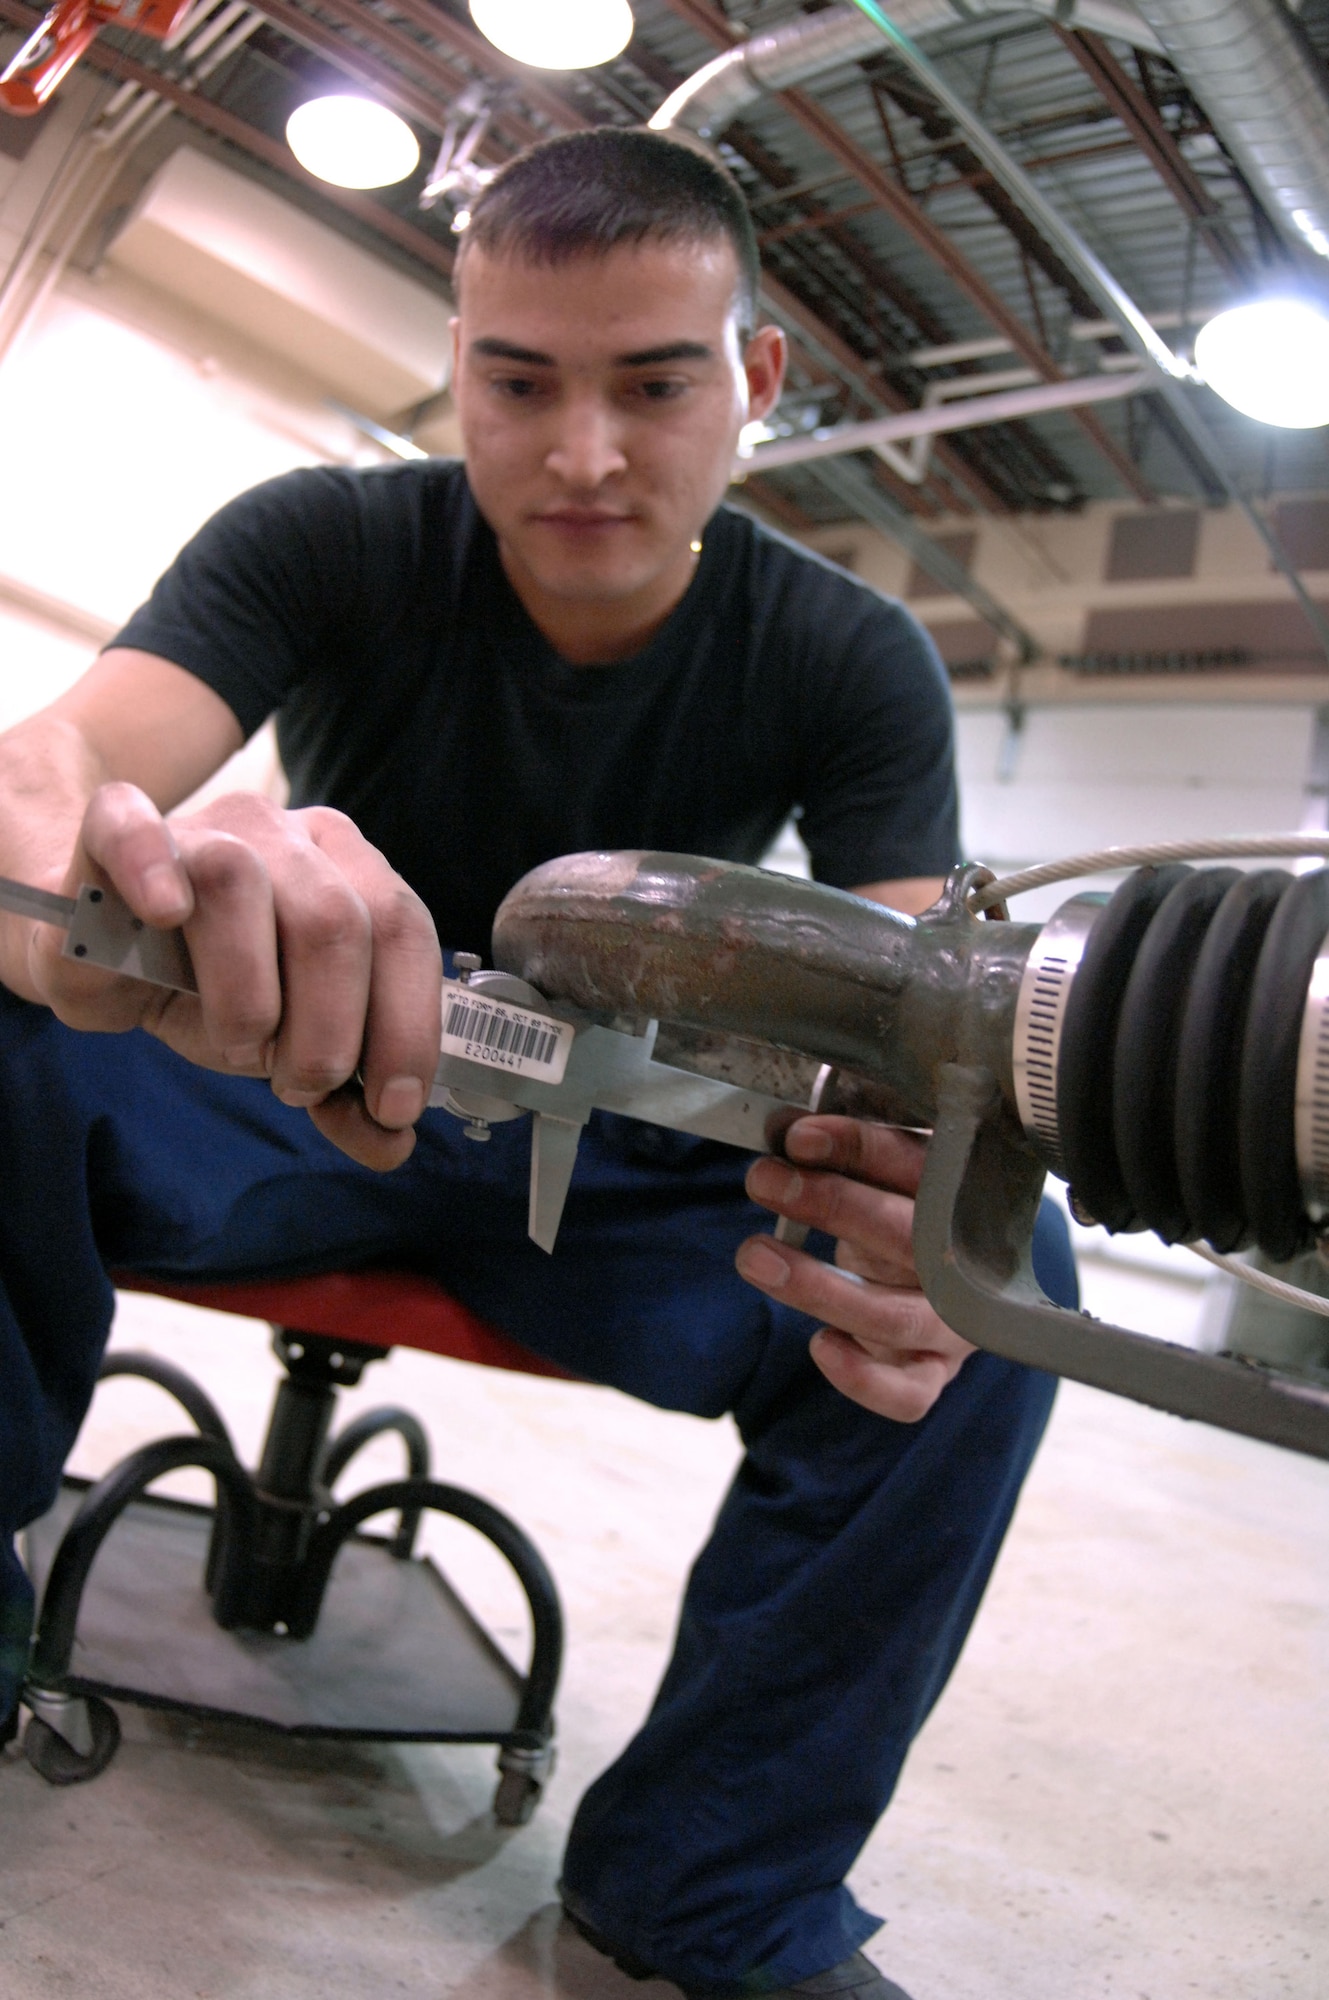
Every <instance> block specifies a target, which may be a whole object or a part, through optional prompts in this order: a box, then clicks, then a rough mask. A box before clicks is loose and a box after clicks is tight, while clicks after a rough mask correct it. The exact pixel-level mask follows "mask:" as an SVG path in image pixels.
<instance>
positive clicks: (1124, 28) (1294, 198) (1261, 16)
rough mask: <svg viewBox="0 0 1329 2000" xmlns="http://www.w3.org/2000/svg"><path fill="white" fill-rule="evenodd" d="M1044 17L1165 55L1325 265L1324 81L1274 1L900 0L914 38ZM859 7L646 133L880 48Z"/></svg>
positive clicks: (730, 66) (730, 61) (701, 79)
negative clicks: (989, 21)
mask: <svg viewBox="0 0 1329 2000" xmlns="http://www.w3.org/2000/svg"><path fill="white" fill-rule="evenodd" d="M1018 12H1024V13H1036V14H1042V15H1045V16H1046V17H1047V18H1048V19H1050V20H1054V21H1056V22H1057V23H1058V24H1059V25H1060V26H1061V27H1064V28H1085V29H1088V30H1090V31H1092V32H1093V33H1094V34H1099V35H1107V36H1110V37H1112V38H1113V39H1115V40H1117V41H1124V42H1129V43H1132V44H1134V46H1135V47H1136V48H1143V49H1148V50H1151V51H1152V52H1153V53H1154V54H1156V55H1166V56H1167V58H1168V60H1169V61H1170V62H1171V63H1172V64H1173V65H1174V67H1175V68H1176V69H1177V71H1178V72H1179V74H1180V75H1181V77H1182V78H1183V79H1184V81H1185V83H1186V86H1187V88H1188V89H1189V90H1190V91H1191V93H1192V95H1193V96H1194V97H1195V98H1196V99H1197V100H1198V102H1199V103H1200V104H1202V105H1203V106H1204V109H1205V111H1206V112H1207V113H1208V115H1209V118H1210V120H1211V121H1212V123H1213V126H1214V129H1215V131H1216V132H1218V134H1219V136H1220V137H1221V139H1222V140H1223V143H1224V144H1225V145H1226V146H1227V148H1228V150H1229V151H1230V152H1231V154H1232V156H1233V158H1234V159H1235V160H1236V161H1237V163H1238V165H1239V166H1240V168H1241V170H1242V172H1243V173H1244V174H1245V176H1246V179H1247V180H1248V181H1249V183H1250V185H1251V187H1252V189H1253V190H1254V192H1255V195H1256V197H1257V199H1258V200H1259V201H1260V203H1261V205H1262V206H1263V207H1264V208H1265V210H1266V211H1267V213H1268V214H1269V216H1270V218H1271V220H1272V221H1274V222H1275V223H1276V224H1277V225H1278V227H1279V228H1280V229H1281V230H1282V231H1283V233H1284V235H1285V236H1286V237H1287V238H1288V240H1289V241H1290V242H1292V243H1294V244H1296V245H1297V246H1298V247H1299V248H1301V249H1307V248H1309V249H1311V250H1313V251H1315V252H1316V253H1317V254H1318V255H1319V256H1321V257H1329V83H1326V81H1325V79H1324V77H1323V75H1322V74H1321V72H1320V71H1319V69H1318V68H1317V67H1316V65H1315V63H1314V61H1313V58H1312V57H1311V55H1310V53H1309V51H1308V50H1307V48H1306V46H1305V44H1304V42H1303V40H1302V37H1301V33H1300V30H1299V29H1298V27H1297V25H1296V23H1295V22H1294V21H1293V19H1292V17H1291V16H1290V15H1289V14H1288V13H1287V12H1286V10H1285V8H1284V7H1283V5H1282V4H1281V0H1138V12H1137V10H1136V7H1135V6H1130V5H1126V4H1123V3H1122V0H1018V4H1017V5H1014V6H1012V5H1010V4H1005V5H1002V4H996V0H964V5H963V8H961V7H959V6H956V5H953V4H952V0H896V4H894V5H893V6H892V7H891V8H890V17H891V20H892V21H893V22H894V24H895V25H896V26H897V27H898V28H899V29H900V30H901V31H902V32H903V33H904V34H906V35H908V36H910V37H911V38H913V39H915V40H916V39H918V38H919V37H920V36H927V35H929V34H933V33H935V32H936V31H937V30H938V29H940V28H946V27H954V26H955V25H956V23H957V21H958V20H961V19H963V20H972V18H973V17H974V15H975V14H990V15H991V16H992V17H993V18H994V19H1000V18H1002V17H1006V18H1009V16H1010V15H1011V14H1012V13H1018ZM883 46H884V45H883V41H882V36H881V31H880V30H879V29H878V28H877V27H876V25H875V24H874V22H873V21H872V20H871V19H870V18H869V17H868V15H867V14H865V13H863V12H861V11H860V10H859V9H858V8H857V7H850V6H844V7H830V8H827V9H826V10H825V11H824V12H822V13H820V14H806V15H803V16H801V17H799V18H798V19H796V20H793V21H786V22H785V23H784V25H783V26H782V27H779V28H773V29H771V30H770V31H769V32H768V33H766V34H761V35H754V36H753V37H752V39H751V40H750V41H747V42H741V43H738V44H736V45H735V46H734V47H733V48H732V49H726V50H725V51H724V53H723V54H722V55H719V56H716V57H715V58H714V60H713V61H711V62H708V63H706V64H705V65H704V66H703V67H702V68H701V69H699V70H696V71H695V72H694V73H693V75H692V76H690V77H688V78H687V80H686V82H684V83H681V84H680V85H679V87H678V89H677V90H675V91H674V92H673V94H672V95H671V96H669V97H667V98H666V99H665V101H664V103H663V104H662V105H661V106H660V108H659V110H658V111H657V112H656V114H655V116H654V117H653V118H652V120H651V124H652V125H654V126H655V127H656V128H657V129H658V130H661V131H665V130H668V129H669V128H670V127H673V126H683V127H685V128H686V129H687V130H689V131H692V132H696V133H698V134H700V135H702V136H705V135H706V134H708V133H716V132H721V131H723V130H724V128H725V126H726V125H727V124H729V123H730V121H731V120H732V119H734V118H736V117H737V116H738V115H739V113H740V112H741V111H743V110H744V109H745V108H746V107H747V106H748V105H750V104H752V103H754V102H755V101H756V99H758V98H759V97H761V96H762V94H763V93H764V92H766V91H772V90H789V89H792V88H793V87H794V86H795V85H796V84H800V83H807V82H809V81H810V80H811V79H812V78H813V77H816V76H821V75H823V74H824V73H825V72H826V71H827V70H830V69H835V68H836V67H838V66H839V65H840V64H842V63H848V62H860V61H862V60H863V59H864V58H865V57H867V56H870V55H873V54H874V53H877V52H879V51H880V50H881V48H882V47H883Z"/></svg>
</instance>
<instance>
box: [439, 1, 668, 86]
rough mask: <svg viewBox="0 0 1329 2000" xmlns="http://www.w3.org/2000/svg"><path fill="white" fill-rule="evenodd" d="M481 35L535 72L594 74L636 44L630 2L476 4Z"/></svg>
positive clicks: (473, 14) (473, 8)
mask: <svg viewBox="0 0 1329 2000" xmlns="http://www.w3.org/2000/svg"><path fill="white" fill-rule="evenodd" d="M470 4H471V19H472V20H473V21H474V22H475V25H476V27H477V28H478V29H479V30H480V33H481V34H482V35H484V36H485V37H486V39H487V40H489V41H491V42H492V43H493V44H494V47H495V48H496V49H501V50H502V51H503V53H504V55H505V56H512V57H513V58H514V60H515V61H517V62H521V63H529V64H530V65H531V67H532V68H533V69H594V68H595V66H596V64H597V63H605V62H609V61H611V60H612V58H613V57H614V56H617V55H621V54H622V52H623V50H624V49H625V48H626V47H627V45H628V43H629V42H630V41H631V40H632V28H633V21H632V9H631V7H630V6H629V5H628V0H470Z"/></svg>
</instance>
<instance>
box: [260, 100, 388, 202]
mask: <svg viewBox="0 0 1329 2000" xmlns="http://www.w3.org/2000/svg"><path fill="white" fill-rule="evenodd" d="M286 143H287V145H288V146H289V147H290V149H291V151H292V152H293V153H294V154H295V157H296V159H297V160H298V161H299V162H300V165H301V166H302V167H304V168H305V169H306V171H307V172H309V173H311V174H317V176H318V178H319V179H320V180H321V181H330V182H331V183H332V185H333V186H334V187H344V188H375V187H390V186H391V185H392V183H393V182H394V181H404V180H405V179H406V176H407V174H411V173H414V172H415V169H416V167H417V166H419V164H420V147H419V145H418V143H417V141H416V137H415V134H414V132H412V130H411V128H410V126H409V125H408V124H407V123H406V121H405V119H403V118H399V117H398V116H397V114H396V112H395V111H389V110H388V109H387V107H386V106H385V105H382V104H375V103H374V102H373V100H372V99H371V98H368V97H311V98H310V100H309V102H308V103H307V104H301V105H299V106H297V108H296V109H295V110H294V111H293V112H292V113H291V115H290V117H289V118H288V119H287V121H286Z"/></svg>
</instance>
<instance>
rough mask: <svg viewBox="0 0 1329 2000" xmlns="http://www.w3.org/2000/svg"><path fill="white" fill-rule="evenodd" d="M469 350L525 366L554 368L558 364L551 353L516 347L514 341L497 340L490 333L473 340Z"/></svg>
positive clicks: (495, 359) (490, 358)
mask: <svg viewBox="0 0 1329 2000" xmlns="http://www.w3.org/2000/svg"><path fill="white" fill-rule="evenodd" d="M471 352H472V354H482V355H484V356H485V358H486V359H487V360H490V361H520V362H522V363H524V365H525V366H526V367H527V368H554V367H557V365H558V364H557V363H556V362H555V360H554V357H553V355H552V354H541V353H539V352H538V351H537V350H536V349H535V348H533V347H518V346H517V344H516V342H515V341H511V340H498V339H495V338H494V337H493V336H492V335H490V336H487V337H486V338H485V339H483V340H473V341H472V342H471Z"/></svg>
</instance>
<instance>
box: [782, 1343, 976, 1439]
mask: <svg viewBox="0 0 1329 2000" xmlns="http://www.w3.org/2000/svg"><path fill="white" fill-rule="evenodd" d="M808 1352H809V1353H810V1354H811V1356H812V1359H813V1361H814V1362H815V1363H816V1365H817V1367H818V1368H820V1370H821V1372H822V1374H823V1375H824V1376H825V1377H826V1380H827V1381H828V1382H829V1383H830V1384H831V1387H832V1388H833V1389H838V1390H839V1391H840V1394H841V1395H842V1396H847V1397H848V1398H849V1400H850V1402H853V1403H859V1404H861V1405H862V1407H863V1408H864V1409H865V1410H871V1411H872V1412H873V1413H874V1415H876V1416H879V1417H888V1418H889V1419H890V1420H891V1422H892V1423H897V1424H916V1423H917V1422H918V1421H919V1419H920V1418H921V1417H925V1416H926V1415H927V1413H928V1411H929V1410H930V1409H931V1408H932V1405H933V1404H934V1403H935V1402H936V1400H937V1398H938V1396H939V1395H940V1394H941V1392H942V1390H943V1389H944V1388H945V1387H946V1384H947V1383H948V1382H949V1381H950V1380H951V1379H952V1378H953V1376H954V1375H955V1374H956V1373H958V1369H959V1363H958V1362H957V1363H955V1364H954V1366H952V1365H951V1364H950V1363H949V1362H948V1361H947V1360H946V1359H944V1358H943V1357H942V1356H941V1355H937V1354H923V1355H918V1356H914V1357H912V1358H911V1359H910V1360H908V1361H906V1362H903V1363H899V1364H891V1363H887V1362H883V1361H877V1360H874V1359H873V1358H872V1356H871V1355H868V1354H865V1353H864V1351H863V1349H862V1348H861V1347H860V1346H859V1344H858V1342H857V1341H856V1340H851V1339H850V1337H849V1335H848V1334H847V1333H841V1332H840V1331H839V1329H838V1328H836V1327H833V1326H823V1327H822V1328H820V1329H819V1331H818V1332H817V1333H816V1334H814V1336H813V1339H812V1344H811V1346H810V1348H809V1350H808Z"/></svg>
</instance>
